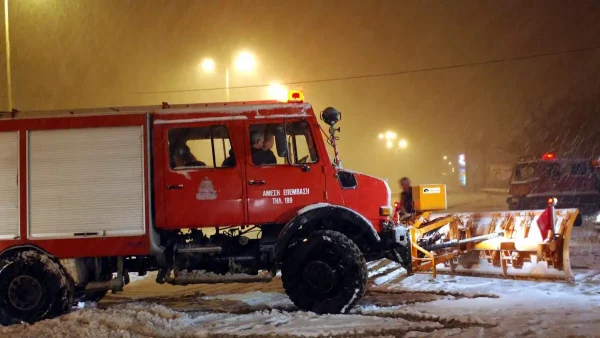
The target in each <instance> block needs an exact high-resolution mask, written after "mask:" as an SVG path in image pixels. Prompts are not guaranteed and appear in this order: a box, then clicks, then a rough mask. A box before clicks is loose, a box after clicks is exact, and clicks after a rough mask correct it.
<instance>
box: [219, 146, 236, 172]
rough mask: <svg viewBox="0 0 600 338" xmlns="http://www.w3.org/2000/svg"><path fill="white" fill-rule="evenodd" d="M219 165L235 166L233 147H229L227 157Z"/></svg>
mask: <svg viewBox="0 0 600 338" xmlns="http://www.w3.org/2000/svg"><path fill="white" fill-rule="evenodd" d="M221 167H225V168H226V167H235V156H234V155H233V148H231V149H229V157H227V158H226V159H225V160H224V161H223V163H222V164H221Z"/></svg>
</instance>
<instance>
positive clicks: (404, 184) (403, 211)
mask: <svg viewBox="0 0 600 338" xmlns="http://www.w3.org/2000/svg"><path fill="white" fill-rule="evenodd" d="M400 187H401V188H402V193H401V194H400V217H402V216H407V215H410V214H412V213H414V212H415V210H414V204H413V196H412V186H411V182H410V179H409V178H408V177H402V178H401V179H400Z"/></svg>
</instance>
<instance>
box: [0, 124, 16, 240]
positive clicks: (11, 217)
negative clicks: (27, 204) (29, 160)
mask: <svg viewBox="0 0 600 338" xmlns="http://www.w3.org/2000/svg"><path fill="white" fill-rule="evenodd" d="M18 180H19V133H18V132H16V131H11V132H0V239H7V238H11V239H12V238H15V237H16V236H18V235H19V182H18Z"/></svg>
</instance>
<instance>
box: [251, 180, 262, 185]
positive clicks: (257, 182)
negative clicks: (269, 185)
mask: <svg viewBox="0 0 600 338" xmlns="http://www.w3.org/2000/svg"><path fill="white" fill-rule="evenodd" d="M248 184H250V185H263V184H265V181H263V180H256V181H255V180H250V181H248Z"/></svg>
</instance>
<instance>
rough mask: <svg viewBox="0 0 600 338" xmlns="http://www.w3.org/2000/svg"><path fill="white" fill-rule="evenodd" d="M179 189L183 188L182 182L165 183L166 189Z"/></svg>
mask: <svg viewBox="0 0 600 338" xmlns="http://www.w3.org/2000/svg"><path fill="white" fill-rule="evenodd" d="M180 189H183V184H178V185H167V190H180Z"/></svg>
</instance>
